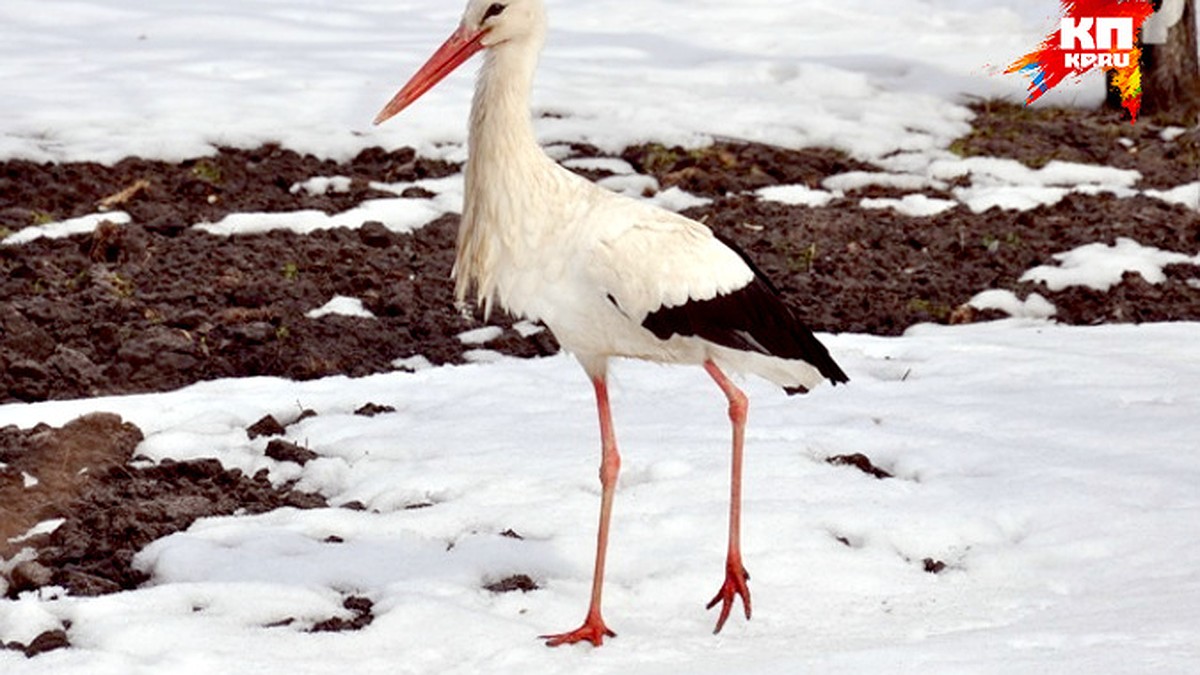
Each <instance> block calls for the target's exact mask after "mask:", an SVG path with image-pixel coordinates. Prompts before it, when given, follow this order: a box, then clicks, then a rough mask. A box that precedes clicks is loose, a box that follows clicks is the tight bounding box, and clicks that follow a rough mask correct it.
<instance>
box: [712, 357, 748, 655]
mask: <svg viewBox="0 0 1200 675" xmlns="http://www.w3.org/2000/svg"><path fill="white" fill-rule="evenodd" d="M704 369H705V370H707V371H708V374H709V375H711V376H712V379H713V380H715V381H716V383H717V386H718V387H720V388H721V391H723V392H725V397H726V398H728V399H729V421H730V422H731V423H732V424H733V462H732V470H731V477H730V481H729V551H728V552H727V553H726V556H725V583H723V584H721V590H720V591H717V595H716V597H714V598H713V599H712V601H711V602H709V603H708V606H707V609H712V608H713V607H715V606H716V604H717V603H718V602H720V603H721V615H720V616H719V617H717V627H716V628H715V629H713V632H714V633H720V632H721V628H722V627H723V626H724V625H725V620H726V619H728V618H729V610H730V609H732V608H733V602H734V597H735V596H741V598H742V606H743V607H745V608H746V618H747V619H749V618H750V588H749V587H748V586H747V585H746V582H748V581H750V575H749V574H748V573H747V572H746V568H745V567H743V566H742V542H741V521H742V445H743V442H744V441H745V438H746V411H747V409H748V408H749V403H750V402H749V400H748V399H747V398H746V395H745V394H744V393H742V390H741V389H738V388H737V386H735V385H734V384H733V382H731V381H729V378H728V377H726V376H725V373H723V372H721V369H720V368H718V367H717V364H715V363H713V362H712V361H705V362H704Z"/></svg>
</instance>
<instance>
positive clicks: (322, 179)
mask: <svg viewBox="0 0 1200 675" xmlns="http://www.w3.org/2000/svg"><path fill="white" fill-rule="evenodd" d="M351 182H352V181H351V179H350V178H349V177H347V176H315V177H313V178H309V179H308V180H306V181H301V182H299V183H293V184H292V187H290V188H288V192H290V193H292V194H299V193H300V192H306V193H308V194H309V195H310V196H313V197H320V196H321V195H325V194H329V193H330V192H349V191H350V184H351Z"/></svg>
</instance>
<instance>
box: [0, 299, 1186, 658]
mask: <svg viewBox="0 0 1200 675" xmlns="http://www.w3.org/2000/svg"><path fill="white" fill-rule="evenodd" d="M1198 330H1200V325H1197V324H1187V323H1178V324H1159V325H1142V326H1129V325H1122V326H1100V327H1087V328H1080V327H1062V326H1057V325H1054V324H1049V323H1043V322H1036V321H1024V322H1022V321H1017V320H1009V321H1003V322H997V323H991V324H981V325H973V326H964V327H952V328H944V327H931V326H920V327H917V328H914V329H912V330H910V331H909V333H908V334H907V335H905V336H904V337H899V338H877V337H869V336H858V335H842V336H825V337H824V339H825V340H826V341H827V343H828V344H829V346H830V348H831V349H832V351H833V353H834V355H835V357H836V358H837V359H838V360H839V361H840V362H841V364H842V365H843V366H844V367H845V368H846V370H847V372H849V373H850V374H851V377H852V382H851V384H850V385H848V386H845V387H837V388H832V387H823V388H820V389H817V390H816V391H814V392H813V393H811V394H809V395H808V396H805V397H799V398H797V397H788V396H786V395H784V394H783V393H782V392H780V391H778V390H777V389H775V388H774V387H772V386H770V385H768V384H766V383H764V382H762V381H759V380H748V381H746V382H744V386H745V388H746V390H747V391H748V393H749V395H750V397H751V414H750V425H749V432H748V438H747V447H748V451H747V455H748V459H747V467H746V471H747V473H746V492H745V495H746V497H745V499H746V501H745V519H744V530H743V532H744V547H745V555H746V562H747V566H748V569H750V570H751V573H752V575H753V581H752V585H751V588H752V591H753V593H754V596H753V597H754V608H755V612H754V618H753V620H752V621H750V622H746V621H744V620H743V619H742V618H741V617H740V616H739V615H735V616H734V617H733V618H731V620H730V623H729V624H728V625H727V626H726V628H725V631H724V632H723V633H721V635H719V636H716V637H714V636H713V635H712V634H711V628H712V622H713V619H714V617H713V614H712V613H711V612H705V611H704V609H703V603H704V602H705V601H707V600H708V598H709V597H710V596H711V594H712V593H713V592H714V591H715V590H716V586H717V585H718V584H719V582H720V580H721V575H722V564H723V552H724V537H725V515H726V508H727V505H726V499H727V462H728V427H727V422H726V418H725V402H724V399H723V398H722V397H721V395H720V393H719V392H718V391H717V390H716V389H715V388H714V387H713V386H712V383H711V382H710V381H708V379H707V377H706V376H705V374H704V372H703V371H702V370H700V369H698V368H683V367H663V366H657V365H652V364H646V363H640V362H625V361H622V362H618V363H617V364H615V368H614V374H613V381H612V390H613V400H614V406H615V417H616V424H617V434H618V438H619V442H620V444H621V448H622V452H623V456H624V464H623V468H622V474H621V482H620V486H619V489H618V491H617V502H616V510H615V516H614V529H613V535H612V545H611V549H610V560H609V575H608V584H607V587H606V595H605V600H606V605H605V611H606V617H607V619H608V621H609V623H610V625H611V626H612V627H614V628H615V630H616V631H617V632H618V633H619V634H620V636H619V637H617V638H615V639H613V640H611V641H610V642H609V643H608V644H607V645H606V646H605V647H604V648H603V649H601V650H592V649H591V648H589V647H574V648H560V649H556V650H551V649H547V648H545V647H544V646H542V645H541V643H540V642H539V641H538V640H536V639H535V636H536V635H538V634H540V633H545V632H550V631H559V630H566V629H568V628H572V627H574V625H575V624H576V623H577V622H578V621H580V620H581V619H582V615H583V611H584V608H585V604H586V596H587V591H588V584H589V579H590V575H591V558H592V551H593V546H594V534H593V523H594V519H595V513H596V509H597V502H598V491H599V490H598V484H597V481H596V475H595V468H596V464H597V462H598V457H599V449H598V445H599V442H598V432H597V430H596V428H595V427H596V424H595V419H594V417H595V411H594V407H593V401H592V397H591V388H590V387H589V386H588V383H587V380H586V378H585V376H584V375H583V373H582V371H581V370H580V369H579V367H578V366H577V365H576V364H575V363H574V362H573V361H572V360H571V359H570V357H568V356H556V357H550V358H544V359H537V360H529V361H521V360H516V359H506V358H501V359H499V360H497V361H495V362H492V363H487V364H477V365H465V366H458V367H442V368H431V369H425V370H420V371H418V372H416V373H399V372H397V373H392V374H387V375H378V376H372V377H367V378H362V379H354V380H351V379H347V378H344V377H334V378H329V379H324V380H318V381H312V382H289V381H285V380H280V379H270V378H254V379H243V380H225V381H217V382H208V383H202V384H197V385H193V386H190V387H187V388H185V389H182V390H179V391H176V392H171V393H166V394H158V395H141V396H127V397H115V398H102V399H93V400H84V401H67V402H49V403H39V404H25V405H6V406H0V426H2V425H5V424H19V425H21V426H31V425H33V424H36V423H38V422H46V423H48V424H55V425H57V424H62V423H64V422H66V421H68V420H70V419H72V418H73V417H75V416H77V415H80V414H82V413H85V412H90V411H94V410H107V411H112V412H116V413H118V414H120V415H122V416H123V417H125V418H126V419H128V420H130V421H132V422H134V423H135V424H137V425H139V426H140V427H141V428H142V430H143V431H144V432H145V434H146V440H145V441H144V442H143V443H142V444H141V445H140V446H139V448H138V450H137V451H138V452H139V453H141V454H144V455H146V456H148V457H149V458H151V459H154V460H160V459H163V458H167V457H170V458H174V459H180V460H182V459H188V458H191V457H198V456H216V457H218V458H219V459H220V460H221V461H222V462H223V463H224V464H225V465H226V466H231V467H239V468H242V469H243V470H245V471H247V472H249V473H253V472H254V471H257V470H258V469H260V468H267V469H269V470H270V472H271V478H272V480H273V481H276V482H280V481H286V480H298V481H299V483H298V485H299V487H300V488H302V489H308V490H320V491H321V492H322V493H323V494H325V495H326V496H327V497H328V498H329V499H330V501H331V503H333V504H340V503H343V502H347V501H351V500H359V501H361V502H363V503H364V504H366V505H367V507H368V511H365V512H363V511H352V510H346V509H338V508H331V509H324V510H314V511H295V510H290V509H285V510H281V511H276V512H272V513H267V514H263V515H259V516H235V517H225V518H210V519H204V520H201V521H199V522H197V523H196V524H195V525H193V526H192V527H191V528H190V529H189V530H187V531H186V532H182V533H178V534H175V535H171V536H169V537H166V538H164V539H162V540H159V541H157V542H155V543H153V544H152V545H150V546H149V547H147V548H146V549H145V550H143V551H142V552H141V553H140V554H139V555H138V558H137V560H138V564H139V565H140V566H141V567H142V568H144V569H145V570H147V571H148V572H150V573H151V575H152V581H151V582H150V583H149V584H148V585H147V586H145V587H143V588H141V589H139V590H136V591H130V592H125V593H119V594H115V595H109V596H104V597H98V598H72V597H59V596H57V595H56V594H54V593H53V592H49V591H43V592H42V594H41V595H36V594H27V595H25V596H22V597H21V598H20V599H19V600H16V601H3V602H0V640H8V641H11V640H18V639H27V638H29V637H31V634H36V633H37V632H38V631H40V630H44V629H46V628H47V627H54V626H56V625H57V622H58V621H61V620H70V621H71V622H72V628H71V631H70V634H71V640H72V643H73V645H74V646H73V647H72V648H71V649H68V650H61V651H56V652H52V653H49V654H46V655H44V656H41V657H38V658H37V659H33V660H26V659H25V658H24V657H23V656H22V655H20V654H19V653H16V652H12V651H0V670H3V672H5V673H15V674H21V675H26V674H29V675H33V674H37V675H40V674H42V673H89V674H90V675H91V674H96V675H104V674H106V673H113V674H116V673H121V674H124V673H152V672H261V673H327V672H364V673H384V672H389V673H390V672H471V671H477V670H479V669H485V670H488V671H489V672H547V673H556V672H561V673H566V672H572V673H574V672H596V673H607V672H623V673H624V672H639V673H640V672H648V673H659V672H681V671H686V672H714V673H715V672H830V673H860V672H922V673H926V672H981V673H993V672H995V673H999V672H1005V673H1008V672H1059V673H1095V672H1106V673H1114V672H1128V673H1134V672H1145V669H1146V668H1147V667H1149V668H1151V669H1152V670H1153V671H1154V672H1175V673H1183V672H1187V671H1188V670H1189V669H1190V668H1191V667H1192V666H1193V665H1194V663H1195V662H1196V659H1197V658H1200V647H1198V646H1197V645H1196V642H1195V640H1194V636H1195V634H1196V630H1197V629H1198V628H1200V572H1198V571H1197V569H1196V567H1195V564H1194V562H1195V560H1197V559H1198V556H1200V539H1198V538H1196V537H1195V536H1194V532H1195V530H1194V528H1195V522H1196V520H1197V518H1200V493H1198V492H1197V491H1196V489H1195V485H1196V484H1197V481H1200V454H1198V453H1197V452H1196V447H1197V446H1196V433H1195V431H1196V426H1195V419H1196V414H1197V411H1198V410H1200V341H1197V340H1195V339H1194V337H1195V335H1196V334H1197V331H1198ZM366 402H375V403H380V404H387V405H391V406H393V407H395V408H396V412H394V413H390V414H384V415H378V416H375V417H373V418H364V417H360V416H355V415H353V410H355V409H356V408H357V407H359V406H361V405H362V404H363V403H366ZM300 407H304V408H312V409H314V410H316V411H317V412H318V413H319V415H318V416H317V417H311V418H308V419H305V420H304V421H302V422H300V423H298V424H296V425H294V426H292V427H289V430H288V436H287V437H288V438H289V439H291V440H294V441H297V442H303V443H305V445H306V446H307V447H310V448H312V449H313V450H314V451H316V452H318V454H320V455H321V458H320V459H317V460H315V461H312V462H310V463H308V464H307V465H306V466H304V467H303V468H302V467H300V466H298V465H296V464H292V463H280V462H276V461H274V460H271V459H268V458H266V457H265V456H264V454H263V450H264V446H265V444H266V441H267V439H265V438H260V439H257V440H253V441H251V440H248V439H247V437H246V434H245V431H244V429H245V427H246V426H248V425H249V424H251V423H253V422H254V421H255V420H256V419H258V418H260V417H261V416H263V415H265V414H273V415H275V416H276V417H277V418H279V419H283V420H286V419H289V416H291V417H293V418H294V417H295V415H296V412H297V411H298V410H299V409H300ZM856 452H861V453H865V454H866V455H868V456H869V457H871V458H872V459H873V460H874V461H875V462H876V463H877V464H878V465H879V466H881V467H883V468H884V469H886V470H888V471H890V472H892V473H893V474H895V475H896V478H893V479H889V480H876V479H874V478H871V477H869V476H867V475H865V474H862V473H860V472H859V471H857V470H856V469H852V468H848V467H837V466H831V465H829V464H827V463H826V462H825V461H824V459H825V458H826V457H829V456H831V455H838V454H850V453H856ZM414 503H432V504H433V506H430V507H428V508H423V509H418V510H407V509H405V508H404V507H405V506H406V505H409V504H414ZM510 528H511V529H513V530H515V531H516V532H518V533H519V534H521V535H522V536H523V537H525V539H524V540H523V541H518V540H515V539H510V538H507V537H502V536H500V535H499V533H500V532H502V531H504V530H506V529H510ZM331 535H336V536H337V537H340V538H341V539H343V540H344V542H343V543H340V544H332V543H324V542H325V540H326V539H327V538H328V537H330V536H331ZM838 538H842V539H844V540H846V542H848V545H847V544H843V543H841V542H839V540H838ZM925 558H932V559H934V560H939V561H942V562H945V563H946V565H947V569H946V570H945V571H943V572H942V573H940V574H937V575H934V574H930V573H927V572H925V571H924V570H923V569H922V566H923V563H922V561H923V560H924V559H925ZM513 573H525V574H529V575H530V576H532V577H533V578H534V579H535V580H536V581H537V582H538V584H539V585H541V586H542V588H541V589H540V590H537V591H534V592H531V593H527V594H521V593H509V594H493V593H490V592H488V591H486V590H483V589H482V588H481V586H482V585H483V584H484V583H487V582H489V581H495V580H497V579H499V578H503V577H505V576H507V575H509V574H513ZM348 593H356V594H360V595H365V596H367V597H369V598H371V599H372V600H373V601H374V603H375V607H374V613H375V615H376V618H375V621H374V622H373V623H372V624H371V625H370V626H368V627H367V628H365V629H364V630H362V631H358V632H352V633H342V634H309V633H306V632H305V630H306V628H308V627H309V626H311V625H312V624H313V623H314V622H316V621H318V620H321V619H324V618H328V617H329V616H332V615H345V614H346V612H345V610H343V609H342V608H341V600H342V597H343V594H348ZM287 618H294V619H295V621H294V622H293V623H292V624H290V625H287V626H277V627H270V628H269V627H266V626H267V625H269V624H273V623H276V622H280V621H283V620H285V619H287ZM465 636H469V639H464V638H465Z"/></svg>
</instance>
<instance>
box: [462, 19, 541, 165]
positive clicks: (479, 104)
mask: <svg viewBox="0 0 1200 675" xmlns="http://www.w3.org/2000/svg"><path fill="white" fill-rule="evenodd" d="M540 47H541V45H540V44H538V43H536V42H522V43H509V44H502V45H497V46H496V47H493V48H491V49H488V50H487V52H485V55H484V63H483V68H482V69H481V70H480V71H479V81H478V83H477V84H476V85H475V98H474V100H473V102H472V104H471V128H470V136H469V139H468V152H469V157H468V160H467V174H468V179H470V178H471V177H475V178H478V177H481V175H482V172H484V171H486V170H488V169H490V170H491V173H495V172H496V170H497V169H498V168H499V167H505V168H506V169H507V170H510V171H515V172H521V171H522V170H529V169H532V168H534V167H536V166H537V165H540V164H541V163H543V162H544V161H545V155H544V153H543V152H542V151H541V148H540V147H539V146H538V143H537V139H536V137H535V136H534V134H533V123H532V121H531V119H530V112H529V96H530V92H531V90H532V89H533V73H534V70H535V68H536V67H537V60H538V52H539V51H540ZM531 165H532V166H531Z"/></svg>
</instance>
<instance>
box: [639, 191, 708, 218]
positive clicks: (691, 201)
mask: <svg viewBox="0 0 1200 675" xmlns="http://www.w3.org/2000/svg"><path fill="white" fill-rule="evenodd" d="M646 201H648V202H650V203H651V204H653V205H655V206H657V207H659V208H663V209H666V210H668V211H675V212H679V211H683V210H684V209H691V208H695V207H697V206H704V205H706V204H710V203H712V200H711V199H709V198H707V197H700V196H698V195H694V194H692V193H690V192H687V191H685V190H681V189H680V188H679V187H678V186H672V187H669V188H667V189H666V190H662V191H660V192H657V193H655V194H654V196H653V197H649V198H648V199H646Z"/></svg>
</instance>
